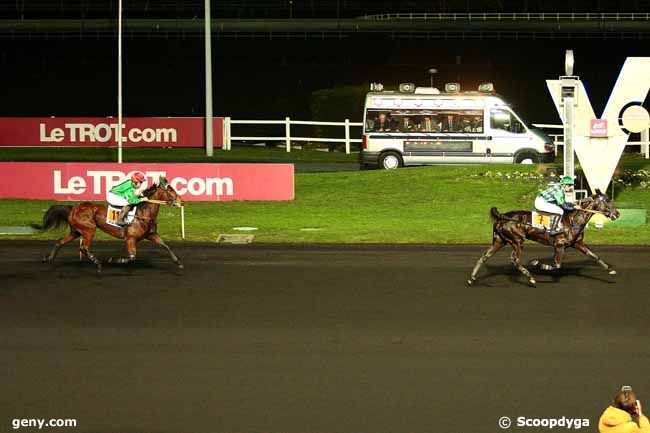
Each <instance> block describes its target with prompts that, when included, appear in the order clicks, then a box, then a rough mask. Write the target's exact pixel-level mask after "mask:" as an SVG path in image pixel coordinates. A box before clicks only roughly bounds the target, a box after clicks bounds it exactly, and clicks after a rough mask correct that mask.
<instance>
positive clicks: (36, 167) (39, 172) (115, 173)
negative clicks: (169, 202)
mask: <svg viewBox="0 0 650 433" xmlns="http://www.w3.org/2000/svg"><path fill="white" fill-rule="evenodd" d="M135 171H141V172H143V173H144V174H145V176H146V177H147V181H148V183H149V184H151V182H153V181H157V180H158V178H159V177H160V176H165V177H166V178H167V181H168V182H169V184H170V185H172V187H173V188H174V189H175V190H176V191H177V192H178V193H179V194H180V195H181V196H182V198H183V200H185V201H230V200H293V198H294V177H293V164H133V163H128V164H113V163H55V162H42V163H38V162H0V172H2V173H3V181H2V182H1V183H0V198H22V199H40V200H48V199H53V200H75V201H76V200H104V199H105V197H106V191H108V190H110V189H111V188H112V187H113V186H115V185H116V184H118V183H119V182H122V181H124V180H125V179H127V178H128V177H130V176H131V173H133V172H135Z"/></svg>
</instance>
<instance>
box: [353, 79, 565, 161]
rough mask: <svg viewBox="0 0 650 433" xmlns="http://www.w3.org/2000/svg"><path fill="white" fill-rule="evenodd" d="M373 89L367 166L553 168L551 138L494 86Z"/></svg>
mask: <svg viewBox="0 0 650 433" xmlns="http://www.w3.org/2000/svg"><path fill="white" fill-rule="evenodd" d="M382 88H383V86H381V85H380V84H373V85H371V92H370V93H368V94H367V96H366V104H365V110H364V118H363V123H364V127H363V140H362V148H361V163H362V165H363V166H364V167H368V166H379V167H380V168H385V169H392V168H398V167H401V166H405V165H424V164H477V163H478V164H486V163H522V164H535V163H540V162H551V161H553V160H554V158H555V148H554V145H553V142H552V140H551V138H550V137H548V136H547V135H546V134H544V133H543V132H542V131H540V130H538V129H532V128H529V127H528V126H526V124H525V123H524V122H523V121H522V120H521V118H520V117H519V116H518V115H517V114H516V113H515V112H514V111H513V110H512V109H511V108H510V106H508V104H506V103H505V102H504V101H503V100H502V99H501V98H500V97H498V96H495V95H494V92H493V86H492V84H491V83H484V84H481V86H479V91H478V92H460V85H459V84H457V83H448V84H447V85H446V86H445V92H444V93H442V92H440V91H439V90H438V89H436V88H432V87H418V88H416V87H415V86H414V85H413V84H410V83H407V84H401V85H400V91H382Z"/></svg>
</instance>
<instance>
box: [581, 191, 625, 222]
mask: <svg viewBox="0 0 650 433" xmlns="http://www.w3.org/2000/svg"><path fill="white" fill-rule="evenodd" d="M580 207H582V208H583V209H590V210H594V211H598V212H602V213H603V215H605V216H606V217H607V218H609V219H611V220H612V221H614V220H616V219H618V217H619V216H621V214H620V213H619V212H618V210H617V209H616V206H614V202H613V201H612V199H610V198H609V197H607V194H604V193H603V192H601V191H600V189H596V193H595V194H592V195H590V196H589V197H587V198H585V199H584V200H581V201H580Z"/></svg>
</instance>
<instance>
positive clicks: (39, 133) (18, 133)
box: [0, 117, 223, 148]
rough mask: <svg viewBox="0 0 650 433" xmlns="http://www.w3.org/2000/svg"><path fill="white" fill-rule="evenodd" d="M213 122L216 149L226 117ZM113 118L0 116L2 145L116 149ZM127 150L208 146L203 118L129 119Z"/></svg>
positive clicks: (124, 136) (124, 132) (125, 124)
mask: <svg viewBox="0 0 650 433" xmlns="http://www.w3.org/2000/svg"><path fill="white" fill-rule="evenodd" d="M213 120H214V122H213V136H214V147H215V148H220V147H222V146H223V118H221V117H215V118H214V119H213ZM117 131H118V126H117V119H116V118H113V117H0V146H42V147H46V146H57V147H77V146H80V147H115V146H117V137H118V135H117ZM122 139H123V140H122V143H123V145H124V146H125V147H163V146H165V147H167V146H170V147H205V118H203V117H127V118H124V119H123V120H122Z"/></svg>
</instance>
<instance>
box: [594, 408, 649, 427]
mask: <svg viewBox="0 0 650 433" xmlns="http://www.w3.org/2000/svg"><path fill="white" fill-rule="evenodd" d="M639 425H640V426H639ZM598 431H599V432H600V433H650V422H648V418H646V417H645V416H643V415H642V416H640V417H639V424H637V423H635V422H634V421H632V416H631V415H630V414H629V413H627V412H625V411H624V410H621V409H617V408H615V407H613V406H610V407H608V408H607V409H605V412H603V415H602V416H601V417H600V421H598Z"/></svg>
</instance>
